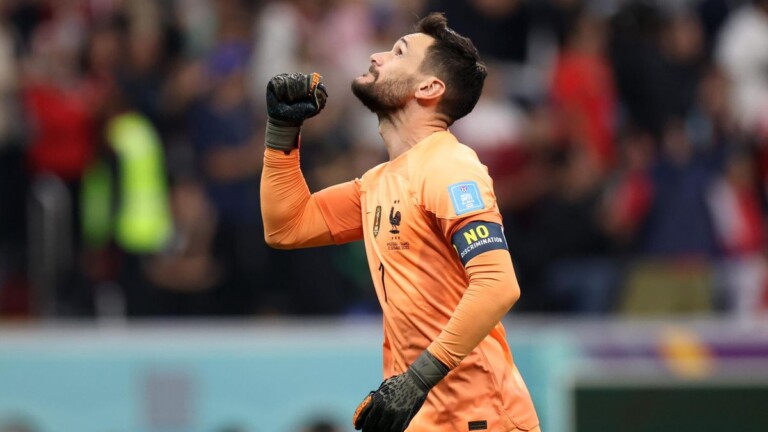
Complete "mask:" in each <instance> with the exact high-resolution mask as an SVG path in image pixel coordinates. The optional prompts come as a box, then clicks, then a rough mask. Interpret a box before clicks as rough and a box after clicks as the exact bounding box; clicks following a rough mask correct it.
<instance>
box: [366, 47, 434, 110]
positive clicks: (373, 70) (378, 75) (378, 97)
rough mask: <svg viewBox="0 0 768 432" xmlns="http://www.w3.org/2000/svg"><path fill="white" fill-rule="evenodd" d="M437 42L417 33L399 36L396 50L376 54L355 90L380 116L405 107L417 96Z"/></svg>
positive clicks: (394, 48) (367, 105) (393, 48)
mask: <svg viewBox="0 0 768 432" xmlns="http://www.w3.org/2000/svg"><path fill="white" fill-rule="evenodd" d="M433 41H434V39H432V37H431V36H428V35H426V34H423V33H413V34H409V35H407V36H403V37H401V38H400V39H398V40H397V42H395V44H394V45H393V46H392V50H390V51H386V52H380V53H376V54H373V55H372V56H371V66H370V68H368V72H367V73H365V74H363V75H360V76H359V77H357V78H355V79H354V81H352V93H354V94H355V96H357V98H358V99H360V101H361V102H362V103H363V105H365V106H366V107H368V109H370V110H371V111H373V112H374V113H376V114H379V115H387V114H390V113H393V112H395V111H398V110H400V109H402V108H403V107H405V105H406V103H407V102H408V101H409V100H411V99H413V98H414V94H415V91H416V85H417V82H418V80H419V78H421V72H420V71H419V69H420V67H421V62H422V61H423V60H424V56H425V55H426V53H427V49H428V48H429V46H430V45H431V44H432V42H433Z"/></svg>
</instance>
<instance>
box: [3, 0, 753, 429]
mask: <svg viewBox="0 0 768 432" xmlns="http://www.w3.org/2000/svg"><path fill="white" fill-rule="evenodd" d="M429 11H443V12H446V14H447V17H448V20H449V25H450V26H451V27H452V28H454V29H455V30H457V31H458V32H460V33H461V34H463V35H466V36H469V37H470V38H471V39H472V40H473V41H474V43H475V44H476V46H477V47H478V49H479V50H480V53H481V56H482V58H483V60H484V61H485V62H486V64H487V66H488V69H489V76H488V79H487V81H486V86H485V90H484V93H483V95H482V98H481V99H480V102H479V103H478V105H477V107H476V108H475V110H474V111H473V112H472V113H471V114H470V115H468V116H467V117H466V118H464V119H462V120H460V121H458V122H457V123H456V124H455V125H454V126H453V127H452V128H451V131H452V132H453V133H454V134H455V135H457V136H458V137H459V138H460V140H461V141H462V142H464V143H466V144H467V145H469V146H470V147H472V148H473V149H475V150H476V151H477V153H478V155H479V157H480V159H481V161H482V162H483V163H484V164H485V165H487V166H488V169H489V171H490V173H491V176H492V177H493V179H494V182H495V185H494V186H495V191H496V194H497V198H498V203H499V207H500V209H501V211H502V213H503V216H504V225H505V233H506V236H507V239H508V241H509V245H510V252H511V254H512V258H513V261H514V264H515V269H516V272H517V276H518V279H519V282H520V285H521V288H522V298H521V300H520V301H519V302H518V304H517V305H516V306H515V307H514V309H513V310H512V312H510V314H509V317H508V320H507V322H506V323H507V330H508V333H509V340H510V343H511V345H512V349H513V353H514V354H515V358H516V361H517V363H518V365H519V367H520V369H521V370H522V372H523V375H524V376H525V377H526V381H527V382H528V384H529V387H530V390H531V393H532V395H533V397H534V400H535V402H536V404H537V407H538V409H539V413H540V417H541V420H542V425H543V429H544V430H545V431H555V432H557V431H565V432H567V431H598V432H599V431H619V430H620V431H666V430H675V431H689V430H690V431H707V430H722V429H723V428H725V429H734V430H741V431H764V430H768V410H766V407H768V262H767V261H766V259H767V255H766V252H767V249H766V246H768V243H767V240H768V236H767V235H766V216H768V1H766V0H741V1H739V0H674V1H669V0H667V1H662V0H657V1H650V0H648V1H637V0H539V1H533V0H445V1H437V0H434V1H431V0H418V1H415V0H411V1H406V0H397V1H386V0H282V1H277V0H275V1H267V0H159V1H152V0H2V1H0V432H46V431H78V432H121V431H132V432H135V431H139V432H143V431H146V432H161V431H162V432H165V431H168V432H171V431H174V432H176V431H200V432H209V431H210V432H256V431H299V432H324V431H325V432H328V431H348V430H350V424H349V423H350V422H349V417H350V416H351V413H352V411H353V410H354V407H355V406H356V404H357V402H359V399H361V398H362V397H363V396H364V395H365V394H366V392H367V391H369V390H371V389H372V388H374V387H376V386H377V385H378V383H379V381H380V379H381V359H380V354H381V353H380V349H381V348H380V347H381V329H380V326H381V318H380V309H379V307H378V304H377V301H376V298H375V295H374V291H373V285H372V282H371V277H370V274H369V273H368V270H367V266H366V265H365V255H364V249H363V246H362V245H361V244H359V243H356V244H350V245H344V246H340V247H330V248H323V249H310V250H299V251H275V250H270V249H269V248H267V247H266V245H265V244H264V241H263V233H262V226H261V217H260V202H259V176H260V170H261V159H262V153H263V132H264V123H265V116H266V114H265V110H264V88H265V86H266V83H267V81H268V79H269V78H270V77H271V76H273V75H274V74H277V73H281V72H293V71H303V72H311V71H318V72H320V73H321V74H322V75H323V76H324V80H325V82H326V86H327V87H328V89H329V94H330V98H329V103H328V106H327V107H326V109H325V110H324V112H323V114H322V115H321V116H319V117H317V118H315V119H313V120H311V121H309V122H307V123H306V125H305V127H304V128H303V135H302V167H303V171H304V174H305V177H306V179H307V182H308V183H309V185H310V188H311V189H312V190H319V189H320V188H323V187H326V186H330V185H333V184H336V183H339V182H343V181H347V180H351V179H353V178H355V177H358V176H360V175H362V173H364V172H365V171H366V170H367V169H368V168H370V167H372V166H374V165H375V164H378V163H380V162H382V161H384V160H386V151H385V149H384V147H383V145H382V143H381V140H380V137H379V136H378V131H377V124H376V118H375V116H373V115H372V114H370V113H369V112H368V111H367V110H366V109H365V108H364V107H363V106H362V105H361V104H359V103H358V102H357V101H356V100H355V99H354V97H353V96H352V94H351V92H350V91H349V85H350V82H351V80H352V78H354V77H355V76H357V75H359V74H361V73H363V72H365V71H366V70H367V67H368V64H369V61H370V60H369V56H370V54H371V53H374V52H378V51H384V50H389V49H390V48H391V46H392V44H393V42H394V41H395V40H396V39H397V38H398V37H400V36H401V35H403V34H407V33H410V32H411V29H412V26H413V24H414V23H415V21H417V19H418V17H420V16H424V15H425V14H426V13H427V12H429Z"/></svg>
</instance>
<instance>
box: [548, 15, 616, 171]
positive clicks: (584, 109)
mask: <svg viewBox="0 0 768 432" xmlns="http://www.w3.org/2000/svg"><path fill="white" fill-rule="evenodd" d="M606 44H607V39H606V31H605V25H604V23H603V22H602V20H601V19H600V18H598V17H597V16H592V15H587V14H584V15H581V16H579V17H578V18H577V19H576V20H575V23H574V24H573V30H572V31H571V33H570V34H569V35H568V37H567V41H566V46H565V49H564V50H563V52H562V53H561V55H560V57H559V59H558V61H557V63H556V64H555V69H554V74H553V75H554V77H553V81H552V87H551V95H552V99H553V103H554V106H555V108H556V109H557V110H558V113H559V115H560V120H561V122H562V127H563V129H564V132H565V134H566V135H567V139H568V141H569V142H570V143H571V144H572V145H576V146H579V147H581V148H582V151H584V152H585V153H586V156H587V158H588V159H589V162H590V163H591V165H592V169H595V170H597V171H598V172H601V173H606V172H607V171H608V170H609V169H610V168H611V167H613V165H614V162H615V157H616V155H615V146H616V144H615V130H614V129H615V124H616V118H617V112H616V111H617V105H618V102H617V100H616V94H615V90H614V84H613V74H612V72H611V69H610V64H609V62H608V60H607V58H606V57H605V48H606Z"/></svg>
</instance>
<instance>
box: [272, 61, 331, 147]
mask: <svg viewBox="0 0 768 432" xmlns="http://www.w3.org/2000/svg"><path fill="white" fill-rule="evenodd" d="M322 79H323V77H321V76H320V74H318V73H316V72H314V73H311V74H309V75H307V74H302V73H292V74H280V75H275V76H274V77H272V79H271V80H269V83H268V84H267V115H268V116H269V118H268V120H267V129H266V133H265V140H264V142H265V145H266V146H267V147H269V148H272V149H276V150H282V151H284V152H286V153H289V152H290V151H291V150H293V149H295V148H297V147H298V146H299V139H298V138H299V130H300V129H301V124H302V123H303V122H304V120H306V119H308V118H310V117H312V116H314V115H317V113H319V112H320V111H322V110H323V108H324V107H325V101H326V99H327V98H328V92H327V91H326V90H325V85H323V83H322Z"/></svg>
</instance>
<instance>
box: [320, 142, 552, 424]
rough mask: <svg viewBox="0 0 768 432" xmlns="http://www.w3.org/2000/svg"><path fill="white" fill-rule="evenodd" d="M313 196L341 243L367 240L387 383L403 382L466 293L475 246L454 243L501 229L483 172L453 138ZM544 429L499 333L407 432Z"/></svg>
mask: <svg viewBox="0 0 768 432" xmlns="http://www.w3.org/2000/svg"><path fill="white" fill-rule="evenodd" d="M315 196H316V198H317V202H318V204H319V207H320V210H321V212H322V214H323V217H324V218H325V222H326V223H327V225H328V228H329V230H330V232H331V235H332V236H333V240H334V242H335V243H339V244H340V243H345V242H348V241H352V240H358V239H359V238H360V237H361V236H362V238H363V239H364V240H365V247H366V252H367V256H368V265H369V267H370V270H371V274H372V276H373V281H374V285H375V287H376V294H377V296H378V299H379V302H380V303H381V308H382V310H383V319H384V343H383V355H384V378H388V377H390V376H393V375H396V374H400V373H403V372H405V370H406V369H407V368H408V366H409V365H410V364H411V363H412V362H413V361H414V360H415V359H416V358H417V357H418V356H419V354H420V353H421V352H422V351H423V350H424V349H426V348H427V347H428V346H429V345H430V343H431V342H432V341H433V340H434V339H435V338H436V337H437V336H438V335H439V334H440V332H441V331H442V330H443V328H444V327H445V325H446V323H447V322H448V320H449V319H450V318H451V315H452V314H453V312H454V310H455V309H456V307H457V305H458V303H459V301H460V300H461V298H462V296H463V295H464V293H465V291H466V289H467V286H468V284H469V280H468V277H467V274H466V271H465V269H464V266H463V264H462V260H461V258H460V255H461V256H463V255H465V254H470V255H471V253H472V251H471V250H470V249H471V247H472V246H469V247H467V248H464V247H463V245H462V244H461V238H460V239H459V241H456V242H452V238H453V236H454V234H455V233H456V232H457V230H459V229H461V228H464V227H465V226H467V224H469V223H473V222H474V223H478V222H480V221H482V222H490V223H496V224H499V225H500V224H501V216H500V214H499V210H498V207H497V205H496V199H495V196H494V193H493V185H492V181H491V179H490V177H489V176H488V173H487V170H486V168H485V167H484V166H483V165H482V164H481V163H480V162H479V160H478V159H477V155H476V154H475V152H474V151H472V150H471V149H470V148H468V147H467V146H465V145H463V144H460V143H459V142H458V141H457V140H456V138H455V137H454V136H453V135H452V134H451V133H450V132H447V131H446V132H438V133H434V134H432V135H430V136H429V137H428V138H426V139H424V140H423V141H421V142H420V143H418V144H417V145H416V146H415V147H413V148H411V149H410V150H409V151H407V152H405V153H403V154H402V155H400V156H399V157H397V158H395V159H394V160H392V161H389V162H386V163H384V164H381V165H379V166H377V167H375V168H373V169H371V170H369V171H368V172H367V173H366V174H365V175H363V177H362V178H361V179H360V180H355V181H353V182H349V183H346V184H342V185H338V186H335V187H332V188H329V189H326V190H323V191H320V192H318V193H316V194H315ZM351 208H354V210H355V211H351V212H350V211H348V210H350V209H351ZM342 210H343V211H342ZM358 211H359V213H358ZM350 213H352V214H350ZM463 236H464V237H466V245H477V244H481V243H483V242H485V241H494V237H493V236H490V235H489V231H488V229H485V226H484V225H482V224H480V223H478V224H477V225H476V228H474V229H471V230H466V229H465V230H463ZM464 237H462V238H464ZM501 237H503V235H501ZM495 240H496V241H499V240H498V238H496V239H495ZM453 243H456V246H454V244H453ZM538 423H539V422H538V419H537V416H536V412H535V410H534V408H533V404H532V402H531V399H530V395H529V393H528V390H527V389H526V386H525V384H524V382H523V380H522V378H521V376H520V374H519V373H518V371H517V368H516V367H515V365H514V362H513V360H512V354H511V353H510V350H509V346H508V345H507V342H506V337H505V333H504V327H503V326H502V325H501V323H499V324H497V325H496V326H495V328H493V330H492V331H491V332H490V334H489V335H488V336H487V337H485V339H483V340H482V341H481V342H480V344H479V345H478V346H477V347H476V348H475V349H474V350H473V351H472V352H471V353H470V354H469V355H468V356H467V357H466V358H464V359H463V361H461V363H459V365H458V366H457V367H456V368H455V369H453V370H452V371H451V372H450V373H449V374H448V376H447V377H446V378H445V379H444V380H442V381H441V382H440V383H439V384H438V385H437V386H436V387H435V388H433V389H432V391H431V392H430V393H429V396H428V398H427V401H426V402H425V404H424V406H423V407H422V409H421V410H420V411H419V412H418V414H417V415H416V417H415V418H414V419H413V421H412V422H411V424H410V426H409V427H408V429H407V430H408V431H409V432H421V431H425V432H426V431H429V432H434V431H469V430H489V431H511V430H515V429H520V430H530V429H532V428H534V427H535V426H537V425H538Z"/></svg>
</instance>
